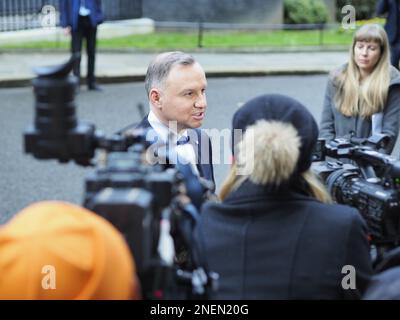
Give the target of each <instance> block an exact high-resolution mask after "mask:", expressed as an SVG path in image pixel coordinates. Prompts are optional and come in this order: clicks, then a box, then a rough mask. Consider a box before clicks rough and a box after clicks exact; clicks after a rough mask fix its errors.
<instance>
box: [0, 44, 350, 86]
mask: <svg viewBox="0 0 400 320" xmlns="http://www.w3.org/2000/svg"><path fill="white" fill-rule="evenodd" d="M191 53H192V54H193V56H194V57H195V58H196V59H197V60H198V61H199V62H200V64H201V65H202V66H203V68H204V69H205V71H206V74H207V77H209V78H211V77H228V76H262V75H293V74H297V75H299V74H321V73H328V72H329V71H331V70H332V69H334V68H335V67H338V66H340V65H341V64H343V63H345V62H346V60H347V58H348V53H347V52H346V51H321V50H318V49H317V48H316V49H315V50H313V49H308V50H306V51H304V50H302V51H286V52H273V51H272V52H271V51H270V52H259V51H257V52H237V51H236V52H226V51H225V52H222V51H214V52H212V51H205V50H201V51H200V50H199V51H195V52H191ZM156 54H157V53H156V52H141V51H135V50H126V51H98V52H97V56H96V76H97V78H98V81H99V82H100V83H112V82H128V81H143V80H144V77H145V74H146V69H147V65H148V64H149V62H150V61H151V59H152V58H153V57H154V56H155V55H156ZM68 59H69V52H67V50H65V51H59V52H56V51H52V52H49V51H47V52H37V51H36V52H29V51H26V52H21V51H17V52H1V51H0V87H16V86H29V85H30V80H31V79H32V78H33V77H34V74H33V72H32V68H33V67H36V66H44V65H54V64H59V63H62V62H64V61H66V60H68ZM81 70H82V72H83V73H84V72H85V70H86V56H85V54H83V57H82V65H81Z"/></svg>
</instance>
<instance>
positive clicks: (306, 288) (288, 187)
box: [200, 95, 372, 300]
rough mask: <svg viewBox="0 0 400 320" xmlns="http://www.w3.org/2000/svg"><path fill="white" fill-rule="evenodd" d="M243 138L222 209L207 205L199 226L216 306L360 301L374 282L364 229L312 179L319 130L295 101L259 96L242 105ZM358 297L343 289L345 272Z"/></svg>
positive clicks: (236, 121) (237, 125) (238, 119)
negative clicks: (215, 286) (350, 272)
mask: <svg viewBox="0 0 400 320" xmlns="http://www.w3.org/2000/svg"><path fill="white" fill-rule="evenodd" d="M233 129H239V130H243V131H245V133H244V136H243V139H242V140H241V142H239V143H238V144H237V148H235V152H234V157H235V163H236V164H235V165H234V166H233V167H232V171H231V174H230V176H229V177H228V179H227V180H226V183H225V184H224V186H223V194H222V195H221V198H223V201H222V203H210V202H209V203H206V204H204V206H203V208H202V214H201V217H200V221H201V223H200V225H201V227H202V231H203V233H204V241H205V248H206V253H207V257H208V262H209V267H210V270H213V271H215V272H217V273H219V275H220V281H219V290H218V292H217V296H216V298H217V299H234V300H236V299H343V298H359V297H360V296H361V294H362V293H363V291H364V289H365V287H366V285H367V283H368V281H369V278H370V276H371V274H372V267H371V261H370V258H369V249H368V242H367V234H366V225H365V223H364V221H363V220H362V218H361V216H360V214H359V213H358V212H357V210H356V209H353V208H350V207H347V206H343V205H333V204H327V203H324V202H329V196H328V195H327V194H326V192H325V190H324V188H323V186H322V185H321V184H320V183H319V182H318V181H317V179H316V178H315V177H314V176H313V174H312V173H311V172H310V166H311V154H312V150H313V147H314V145H315V143H316V141H317V137H318V126H317V124H316V122H315V120H314V119H313V117H312V115H311V114H310V113H309V112H308V110H307V109H306V108H305V107H304V106H303V105H301V104H300V103H299V102H297V101H296V100H294V99H291V98H289V97H285V96H281V95H263V96H259V97H257V98H255V99H252V100H250V101H249V102H247V103H246V104H245V105H244V106H242V107H241V108H240V109H239V110H238V111H237V112H236V113H235V116H234V118H233ZM346 265H351V266H353V267H354V268H355V269H356V270H357V272H356V273H355V274H354V276H355V278H354V280H355V281H356V284H357V286H356V288H354V287H353V288H352V289H349V290H345V289H346V288H344V287H342V285H341V283H342V280H343V277H344V275H343V274H342V268H343V267H344V266H346Z"/></svg>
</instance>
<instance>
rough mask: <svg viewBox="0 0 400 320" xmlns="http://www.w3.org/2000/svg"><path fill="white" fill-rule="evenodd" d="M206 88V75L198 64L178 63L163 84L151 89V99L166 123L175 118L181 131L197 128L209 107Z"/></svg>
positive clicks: (161, 118) (159, 115)
mask: <svg viewBox="0 0 400 320" xmlns="http://www.w3.org/2000/svg"><path fill="white" fill-rule="evenodd" d="M206 87H207V80H206V76H205V73H204V71H203V68H202V67H201V66H200V65H199V64H198V63H194V64H192V65H176V66H174V67H172V69H171V70H170V73H169V75H168V77H167V79H166V80H165V85H164V87H163V88H159V89H152V90H151V91H150V99H151V102H152V104H153V105H154V106H155V107H156V109H157V115H158V117H159V118H160V120H161V121H162V122H163V123H164V124H166V125H168V122H170V121H176V122H177V128H178V131H180V130H183V129H187V128H198V127H200V126H201V125H202V123H203V119H204V115H205V111H206V108H207V100H206Z"/></svg>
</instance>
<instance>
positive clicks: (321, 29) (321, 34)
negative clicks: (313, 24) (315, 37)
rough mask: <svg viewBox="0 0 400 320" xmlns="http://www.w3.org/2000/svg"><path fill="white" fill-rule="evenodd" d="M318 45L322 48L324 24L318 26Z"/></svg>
mask: <svg viewBox="0 0 400 320" xmlns="http://www.w3.org/2000/svg"><path fill="white" fill-rule="evenodd" d="M318 29H319V45H320V46H322V45H323V44H324V29H325V24H323V23H321V24H319V28H318Z"/></svg>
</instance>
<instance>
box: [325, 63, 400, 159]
mask: <svg viewBox="0 0 400 320" xmlns="http://www.w3.org/2000/svg"><path fill="white" fill-rule="evenodd" d="M343 68H346V65H344V66H342V67H341V68H340V69H338V70H336V72H335V71H334V72H333V73H332V74H337V72H340V71H341V70H343ZM332 74H331V76H330V77H329V80H328V84H327V87H326V92H325V99H324V107H323V111H322V117H321V123H320V131H319V137H320V138H324V139H328V140H330V139H334V138H335V137H346V136H349V135H350V132H354V136H355V137H357V138H368V137H370V136H371V134H372V122H371V119H370V118H361V117H347V116H345V115H343V114H342V113H341V112H340V111H339V110H338V108H337V107H336V103H335V95H336V90H337V86H336V85H335V83H334V76H333V75H332ZM390 78H391V79H390V84H389V93H388V98H387V102H386V106H385V108H384V110H383V119H382V133H385V134H388V135H389V136H390V142H389V143H388V145H387V147H386V148H385V150H382V151H384V152H386V153H391V152H392V150H393V147H394V144H395V142H396V138H397V134H398V132H399V116H400V72H399V71H397V70H396V69H395V68H394V67H392V66H391V69H390Z"/></svg>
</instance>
